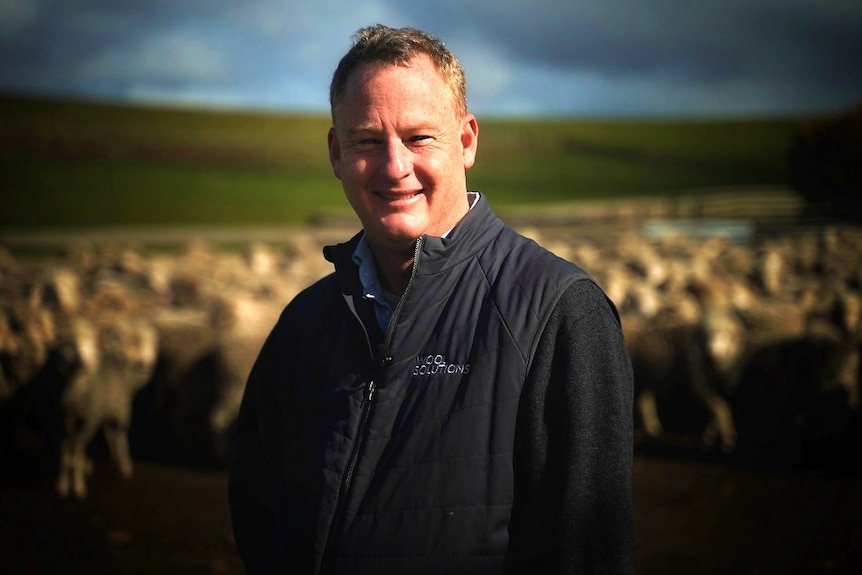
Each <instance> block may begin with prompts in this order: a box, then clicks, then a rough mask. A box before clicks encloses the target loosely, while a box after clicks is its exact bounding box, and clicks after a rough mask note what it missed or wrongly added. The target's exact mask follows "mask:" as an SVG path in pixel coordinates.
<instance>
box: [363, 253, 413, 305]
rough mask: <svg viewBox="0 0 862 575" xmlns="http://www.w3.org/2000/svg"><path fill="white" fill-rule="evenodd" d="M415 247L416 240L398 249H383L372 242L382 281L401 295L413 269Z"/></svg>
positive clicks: (393, 291)
mask: <svg viewBox="0 0 862 575" xmlns="http://www.w3.org/2000/svg"><path fill="white" fill-rule="evenodd" d="M415 249H416V242H412V243H410V245H409V246H407V247H405V248H404V249H398V250H392V249H381V248H379V247H377V246H374V245H373V244H371V251H372V252H373V253H374V262H375V263H376V264H377V273H378V274H379V275H380V283H381V284H382V285H383V287H384V288H385V289H387V290H389V291H391V292H392V293H396V294H399V295H401V294H403V293H404V290H406V289H407V284H408V283H409V282H410V274H411V273H412V271H413V257H414V254H415Z"/></svg>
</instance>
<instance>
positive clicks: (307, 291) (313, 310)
mask: <svg viewBox="0 0 862 575" xmlns="http://www.w3.org/2000/svg"><path fill="white" fill-rule="evenodd" d="M338 293H339V289H338V281H337V279H336V276H335V274H334V273H330V274H328V275H325V276H324V277H322V278H320V279H318V280H317V281H315V282H313V283H312V284H310V285H308V286H306V287H305V288H303V289H302V290H300V291H299V293H297V294H296V295H295V296H294V297H293V299H292V300H290V302H288V304H287V306H286V307H285V308H284V312H283V313H282V316H285V315H288V316H293V317H301V316H314V315H315V314H319V313H320V312H321V311H323V310H325V309H328V308H329V307H331V305H332V299H333V298H334V297H335V296H336V295H337V294H338Z"/></svg>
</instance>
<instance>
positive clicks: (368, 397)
mask: <svg viewBox="0 0 862 575" xmlns="http://www.w3.org/2000/svg"><path fill="white" fill-rule="evenodd" d="M376 387H377V386H376V385H375V383H374V380H373V379H372V380H371V381H369V382H368V389H367V390H366V391H365V402H366V403H370V402H371V398H372V397H374V390H375V388H376Z"/></svg>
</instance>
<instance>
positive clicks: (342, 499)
mask: <svg viewBox="0 0 862 575" xmlns="http://www.w3.org/2000/svg"><path fill="white" fill-rule="evenodd" d="M424 239H425V236H420V237H419V239H417V240H416V246H415V248H414V251H413V269H412V270H411V272H410V279H409V280H407V287H406V288H404V293H403V294H402V295H401V298H400V299H399V300H398V304H396V306H395V309H394V310H393V311H392V317H390V318H389V323H388V324H387V325H386V334H385V336H384V344H383V347H384V348H385V349H383V350H381V349H379V348H378V350H377V353H375V350H373V349H371V342H370V339H369V337H368V331H367V330H366V329H365V326H364V325H362V321H361V320H359V318H358V316H357V320H359V323H360V325H362V329H363V330H364V331H365V338H366V341H368V343H369V352H370V353H371V356H372V357H373V358H375V359H377V361H378V366H379V367H380V368H385V367H386V366H387V365H389V364H390V363H391V362H392V357H390V356H389V353H388V350H389V344H390V343H391V341H392V326H393V325H395V319H396V317H398V314H399V313H400V312H401V308H402V305H403V302H404V296H405V295H407V292H408V290H410V286H411V285H412V284H413V278H415V277H416V268H417V267H418V263H419V253H420V252H421V250H422V244H423V242H424ZM354 313H355V311H354ZM376 389H377V384H376V383H375V381H374V380H373V379H372V380H370V381H369V382H368V384H367V387H366V389H365V396H364V397H363V398H362V407H361V412H360V414H359V425H358V426H357V432H356V442H355V443H354V444H353V449H352V450H351V452H350V458H349V459H348V460H347V468H346V469H345V471H344V478H343V479H342V481H341V489H340V491H339V493H338V502H337V503H336V507H335V514H334V516H333V519H332V524H331V525H330V527H329V534H330V536H329V538H328V541H327V543H326V547H325V549H324V552H323V557H322V559H321V568H320V572H321V573H329V572H331V571H332V569H333V561H334V558H335V553H336V552H337V550H338V547H339V544H340V541H339V538H340V531H341V528H342V523H343V522H344V515H345V513H346V512H347V496H348V494H349V492H350V486H351V484H352V483H353V474H354V472H355V471H356V464H357V463H358V461H359V455H360V453H361V452H362V449H363V448H364V447H365V440H366V439H367V437H368V421H369V420H370V418H371V406H372V403H371V402H372V401H373V400H374V392H375V390H376Z"/></svg>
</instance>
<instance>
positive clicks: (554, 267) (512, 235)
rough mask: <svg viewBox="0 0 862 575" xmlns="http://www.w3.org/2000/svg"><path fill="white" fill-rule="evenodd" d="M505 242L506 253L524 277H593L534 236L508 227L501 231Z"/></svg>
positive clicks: (570, 278) (512, 265) (541, 278)
mask: <svg viewBox="0 0 862 575" xmlns="http://www.w3.org/2000/svg"><path fill="white" fill-rule="evenodd" d="M501 239H502V240H503V242H504V244H505V245H506V250H505V257H506V259H507V260H509V266H510V268H511V269H513V270H515V271H516V272H517V273H518V274H519V275H521V276H523V277H524V279H526V280H529V279H533V280H535V281H541V280H543V279H551V280H558V281H565V282H566V283H568V282H569V281H572V280H577V279H591V277H590V275H589V273H588V272H587V271H586V270H584V269H583V268H582V267H580V266H579V265H578V264H576V263H574V262H571V261H569V260H567V259H564V258H562V257H560V256H559V255H557V254H555V253H554V252H552V251H551V250H549V249H548V248H546V247H544V246H543V245H541V244H539V243H537V242H536V241H535V240H533V239H531V238H528V237H526V236H524V235H522V234H521V233H520V232H518V231H516V230H514V229H512V228H509V227H506V228H505V229H504V231H503V232H502V234H501Z"/></svg>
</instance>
